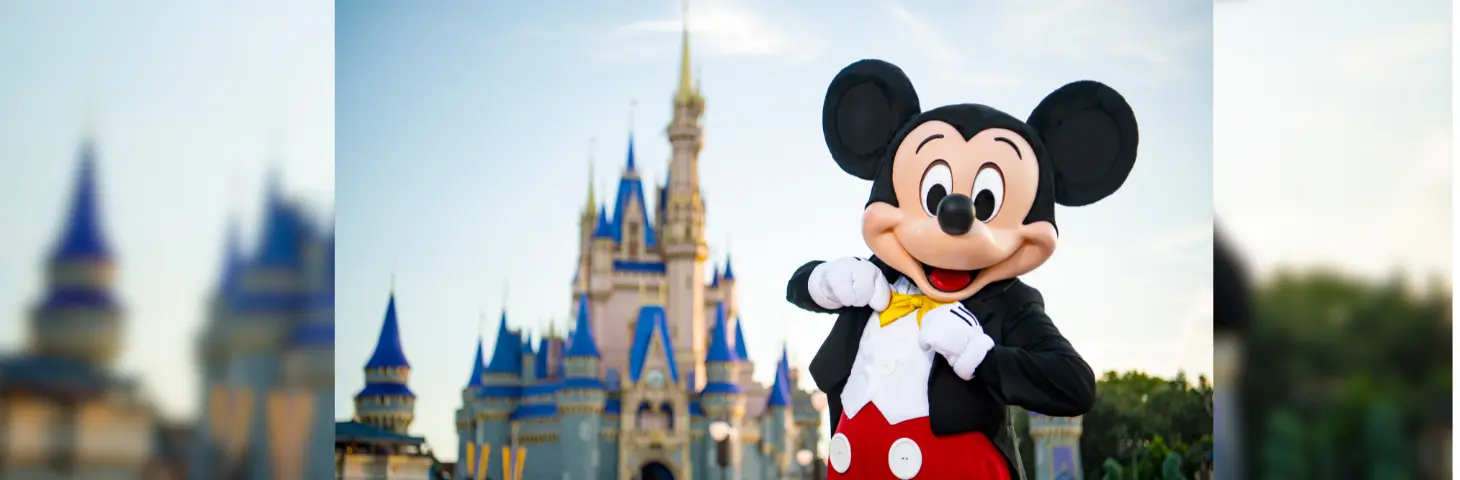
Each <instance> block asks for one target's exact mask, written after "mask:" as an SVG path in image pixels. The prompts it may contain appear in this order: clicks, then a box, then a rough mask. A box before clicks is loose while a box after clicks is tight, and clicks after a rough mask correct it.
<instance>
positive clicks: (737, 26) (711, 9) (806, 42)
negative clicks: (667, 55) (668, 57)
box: [605, 0, 822, 62]
mask: <svg viewBox="0 0 1460 480" xmlns="http://www.w3.org/2000/svg"><path fill="white" fill-rule="evenodd" d="M666 13H667V14H666V15H665V17H663V18H658V19H650V20H640V21H635V22H632V23H629V24H625V25H619V26H616V27H613V28H611V29H610V30H609V31H608V32H607V34H606V35H605V39H606V40H608V41H611V42H614V43H616V44H623V43H629V44H632V43H633V42H636V41H638V40H641V39H649V38H652V39H653V40H654V41H655V45H657V48H656V49H657V50H664V49H667V48H669V46H668V45H666V43H665V42H663V41H662V39H663V37H664V35H666V34H676V35H677V34H679V33H680V32H682V31H684V27H685V23H686V19H684V18H681V16H680V15H678V14H675V13H668V12H666ZM687 22H688V24H689V32H690V35H691V36H692V37H693V42H694V44H693V47H694V48H695V49H696V51H697V53H700V52H702V53H704V54H707V55H724V56H759V57H780V58H785V59H790V60H792V61H796V62H799V61H804V60H807V59H809V58H811V57H814V56H815V54H816V53H818V52H819V51H820V50H821V45H822V42H821V41H820V40H819V38H818V37H817V36H816V35H814V34H812V33H811V29H810V28H808V26H807V25H805V24H802V23H801V22H798V21H796V20H795V19H794V18H791V17H789V16H785V15H771V14H768V13H767V12H763V11H760V10H758V9H755V8H753V7H752V6H750V5H747V4H744V3H741V2H734V1H729V0H720V1H704V2H696V4H695V5H694V8H691V9H690V10H689V18H688V19H687ZM677 45H678V44H673V46H675V47H676V48H677Z"/></svg>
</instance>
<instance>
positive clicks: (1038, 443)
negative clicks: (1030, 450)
mask: <svg viewBox="0 0 1460 480" xmlns="http://www.w3.org/2000/svg"><path fill="white" fill-rule="evenodd" d="M1080 424H1081V418H1080V417H1050V416H1045V415H1040V414H1038V413H1034V412H1029V436H1030V437H1031V438H1033V439H1034V480H1082V479H1083V478H1085V476H1084V474H1083V473H1082V472H1081V471H1080V432H1081V430H1082V428H1081V425H1080Z"/></svg>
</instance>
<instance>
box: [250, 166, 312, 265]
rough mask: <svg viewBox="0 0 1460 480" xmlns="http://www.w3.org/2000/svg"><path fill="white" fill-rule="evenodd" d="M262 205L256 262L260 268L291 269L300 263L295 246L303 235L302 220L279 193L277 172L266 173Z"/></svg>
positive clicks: (297, 245)
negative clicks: (262, 230)
mask: <svg viewBox="0 0 1460 480" xmlns="http://www.w3.org/2000/svg"><path fill="white" fill-rule="evenodd" d="M267 188H268V191H267V193H266V194H265V196H266V200H265V204H264V232H263V241H262V242H261V243H260V245H259V253H258V258H257V262H258V265H259V266H261V267H273V268H294V267H298V266H299V265H300V262H301V261H302V260H303V256H302V255H301V252H300V249H299V246H300V240H301V239H302V237H303V235H304V234H305V231H304V225H303V222H302V220H303V219H302V218H299V215H298V212H296V211H294V209H293V208H290V205H289V203H288V202H287V201H286V200H285V199H284V195H283V193H282V192H280V187H279V173H278V171H277V170H276V171H274V172H272V173H270V174H269V179H268V187H267Z"/></svg>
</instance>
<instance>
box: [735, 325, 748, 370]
mask: <svg viewBox="0 0 1460 480" xmlns="http://www.w3.org/2000/svg"><path fill="white" fill-rule="evenodd" d="M744 324H745V322H743V321H741V320H740V318H739V317H736V318H735V357H736V358H739V359H740V361H742V362H743V361H747V360H750V354H749V353H746V351H745V330H742V329H741V328H740V326H741V325H744Z"/></svg>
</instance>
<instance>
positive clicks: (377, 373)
mask: <svg viewBox="0 0 1460 480" xmlns="http://www.w3.org/2000/svg"><path fill="white" fill-rule="evenodd" d="M410 375H411V364H410V362H407V361H406V355H405V352H404V351H402V350H401V343H400V324H399V320H398V319H397V317H396V310H395V287H394V286H391V292H390V302H389V303H387V304H386V306H385V323H384V324H382V325H381V326H380V338H379V339H378V340H376V342H375V353H373V354H371V355H370V360H369V361H368V362H366V363H365V388H364V389H363V390H361V391H360V393H358V394H356V395H355V417H356V419H357V420H358V421H359V422H360V423H364V424H366V425H371V426H374V427H377V428H382V429H385V430H389V431H391V432H395V433H399V434H405V433H406V432H407V431H408V430H409V429H410V427H411V421H412V420H414V419H415V416H416V414H415V411H416V394H415V393H413V392H411V389H410V388H409V387H407V386H406V384H407V383H408V382H409V381H410Z"/></svg>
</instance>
